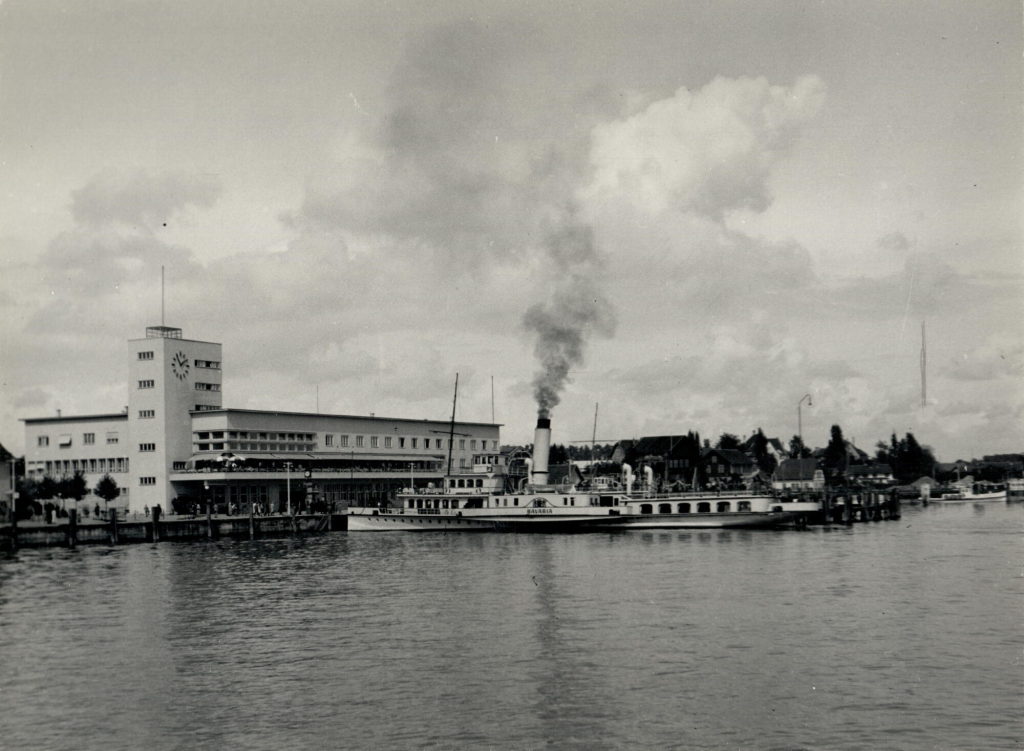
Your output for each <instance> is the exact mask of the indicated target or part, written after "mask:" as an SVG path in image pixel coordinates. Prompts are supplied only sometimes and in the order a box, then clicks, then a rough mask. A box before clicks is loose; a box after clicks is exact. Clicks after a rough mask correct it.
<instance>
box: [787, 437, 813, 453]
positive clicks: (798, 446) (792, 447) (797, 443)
mask: <svg viewBox="0 0 1024 751" xmlns="http://www.w3.org/2000/svg"><path fill="white" fill-rule="evenodd" d="M810 455H811V450H810V449H809V448H807V447H806V446H805V445H804V439H803V438H801V437H800V436H798V435H795V436H793V437H792V438H790V439H789V458H790V459H806V458H807V457H808V456H810Z"/></svg>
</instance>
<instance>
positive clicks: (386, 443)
mask: <svg viewBox="0 0 1024 751" xmlns="http://www.w3.org/2000/svg"><path fill="white" fill-rule="evenodd" d="M384 448H386V449H389V448H391V436H389V435H386V436H384Z"/></svg>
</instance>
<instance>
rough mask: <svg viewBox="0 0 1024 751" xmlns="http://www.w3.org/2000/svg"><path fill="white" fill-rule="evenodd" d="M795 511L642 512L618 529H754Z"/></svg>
mask: <svg viewBox="0 0 1024 751" xmlns="http://www.w3.org/2000/svg"><path fill="white" fill-rule="evenodd" d="M797 516H798V515H797V514H794V513H790V512H787V511H763V512H758V511H734V512H729V513H724V514H719V513H715V512H711V513H706V514H643V515H637V516H623V517H621V518H620V521H619V522H618V523H617V524H614V525H613V526H614V527H616V528H618V529H757V528H768V527H778V526H780V525H782V524H788V523H790V522H793V521H795V520H796V518H797Z"/></svg>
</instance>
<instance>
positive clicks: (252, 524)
mask: <svg viewBox="0 0 1024 751" xmlns="http://www.w3.org/2000/svg"><path fill="white" fill-rule="evenodd" d="M249 539H250V540H255V539H256V519H255V517H253V515H252V504H251V503H250V504H249Z"/></svg>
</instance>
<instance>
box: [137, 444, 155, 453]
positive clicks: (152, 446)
mask: <svg viewBox="0 0 1024 751" xmlns="http://www.w3.org/2000/svg"><path fill="white" fill-rule="evenodd" d="M139 451H156V444H155V443H140V444H139Z"/></svg>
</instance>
